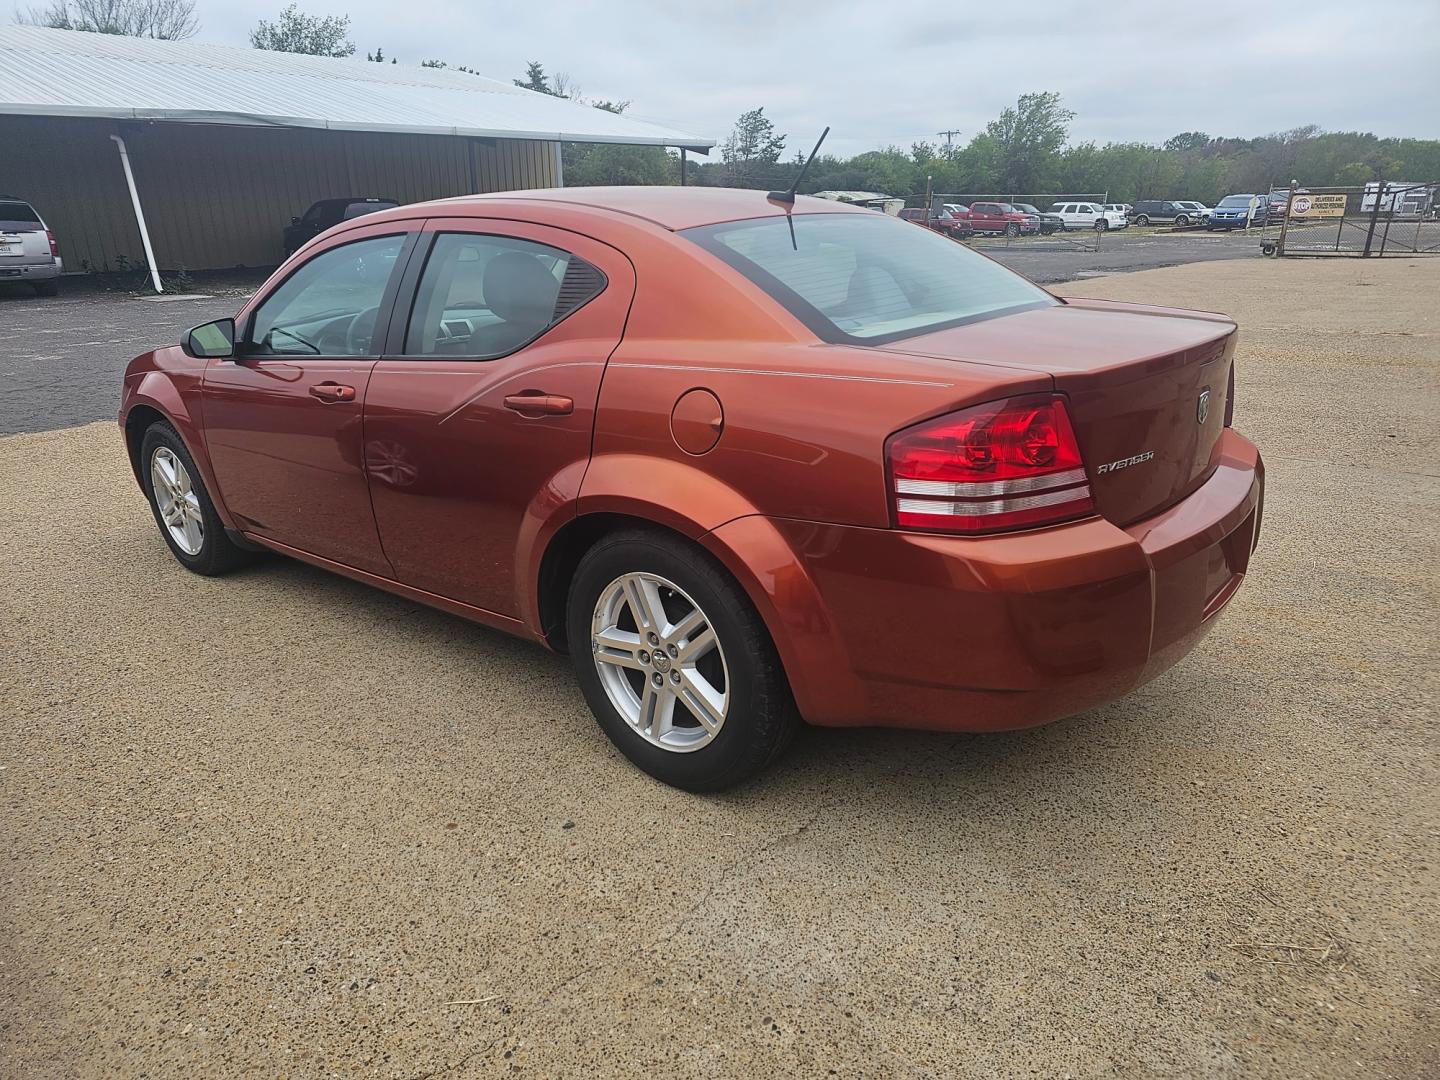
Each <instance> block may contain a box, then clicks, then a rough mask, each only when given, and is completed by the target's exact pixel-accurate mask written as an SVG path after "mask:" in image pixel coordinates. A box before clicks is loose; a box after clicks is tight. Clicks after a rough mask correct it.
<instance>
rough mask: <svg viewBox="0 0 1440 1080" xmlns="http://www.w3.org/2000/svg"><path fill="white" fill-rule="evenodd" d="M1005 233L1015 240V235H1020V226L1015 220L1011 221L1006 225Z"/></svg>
mask: <svg viewBox="0 0 1440 1080" xmlns="http://www.w3.org/2000/svg"><path fill="white" fill-rule="evenodd" d="M1005 235H1006V236H1008V237H1010V238H1011V239H1012V240H1013V239H1014V238H1015V237H1017V236H1019V235H1020V226H1019V225H1017V224H1015V222H1013V221H1012V222H1010V224H1009V225H1006V226H1005Z"/></svg>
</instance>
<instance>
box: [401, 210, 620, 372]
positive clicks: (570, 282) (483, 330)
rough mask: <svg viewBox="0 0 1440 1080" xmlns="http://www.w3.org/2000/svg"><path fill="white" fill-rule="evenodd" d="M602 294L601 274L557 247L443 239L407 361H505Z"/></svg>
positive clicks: (424, 286) (421, 292) (429, 270)
mask: <svg viewBox="0 0 1440 1080" xmlns="http://www.w3.org/2000/svg"><path fill="white" fill-rule="evenodd" d="M604 288H605V275H604V274H602V273H601V272H600V271H599V270H598V269H596V268H595V267H594V266H591V265H590V264H589V263H587V262H585V261H584V260H583V259H580V258H577V257H576V256H574V255H571V254H570V253H569V252H566V251H561V250H560V249H559V248H553V247H549V246H548V245H546V244H537V243H534V242H532V241H530V240H519V239H515V238H513V237H508V236H482V235H479V234H476V233H441V234H440V235H439V236H437V237H436V238H435V245H434V247H432V248H431V249H430V257H429V258H428V259H427V260H426V262H425V270H424V273H423V274H421V276H420V287H419V289H418V290H417V291H416V294H415V306H414V308H413V309H412V312H411V316H410V326H409V328H408V329H407V330H406V333H405V354H406V355H407V356H456V357H466V358H471V359H481V360H483V359H493V358H495V357H497V356H504V355H505V354H507V353H511V352H514V351H515V350H516V349H519V348H521V347H522V346H524V345H527V344H529V343H530V342H531V341H533V340H535V338H537V337H539V336H540V335H541V334H543V333H544V332H545V331H546V330H548V329H550V327H552V326H554V325H555V324H556V323H558V322H560V321H561V320H562V319H564V318H565V317H566V316H567V315H569V314H571V313H572V312H574V311H577V310H579V309H580V308H581V307H583V306H584V305H585V304H587V303H589V301H591V300H592V299H594V298H595V297H596V296H598V295H599V294H600V292H601V291H603V290H604Z"/></svg>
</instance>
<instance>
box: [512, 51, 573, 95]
mask: <svg viewBox="0 0 1440 1080" xmlns="http://www.w3.org/2000/svg"><path fill="white" fill-rule="evenodd" d="M510 81H511V82H513V83H514V84H515V85H516V86H519V87H521V88H522V89H525V90H534V91H535V92H536V93H537V94H549V95H550V96H551V97H561V96H562V95H560V94H558V93H556V92H555V88H554V87H553V86H551V85H550V77H549V76H548V75H546V74H545V65H544V64H542V63H540V61H539V60H531V61H530V63H528V64H526V65H525V78H523V79H512V80H510Z"/></svg>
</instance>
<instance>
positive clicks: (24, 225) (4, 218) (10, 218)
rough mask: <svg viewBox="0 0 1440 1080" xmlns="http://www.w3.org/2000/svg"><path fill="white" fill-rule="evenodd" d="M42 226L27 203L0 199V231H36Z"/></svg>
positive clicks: (37, 215) (38, 216)
mask: <svg viewBox="0 0 1440 1080" xmlns="http://www.w3.org/2000/svg"><path fill="white" fill-rule="evenodd" d="M44 227H45V226H44V225H42V224H40V215H39V214H37V213H35V208H34V207H32V206H31V205H30V204H29V203H25V202H19V201H14V200H9V199H6V200H0V232H36V231H38V230H40V229H43V228H44Z"/></svg>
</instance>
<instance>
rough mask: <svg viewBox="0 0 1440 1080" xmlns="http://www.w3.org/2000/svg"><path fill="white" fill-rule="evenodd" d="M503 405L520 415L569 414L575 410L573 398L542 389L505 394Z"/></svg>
mask: <svg viewBox="0 0 1440 1080" xmlns="http://www.w3.org/2000/svg"><path fill="white" fill-rule="evenodd" d="M505 407H506V408H507V409H512V410H514V411H515V412H518V413H519V414H520V415H521V416H569V415H570V414H571V413H573V412H574V411H575V399H574V398H568V397H565V396H564V395H563V394H547V393H545V392H544V391H542V390H523V391H521V392H520V393H518V394H509V395H507V396H506V398H505Z"/></svg>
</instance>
